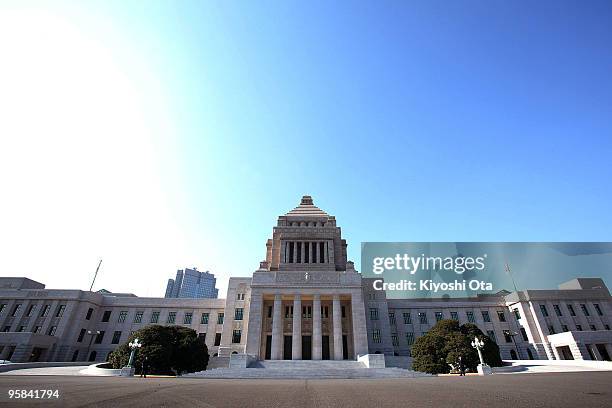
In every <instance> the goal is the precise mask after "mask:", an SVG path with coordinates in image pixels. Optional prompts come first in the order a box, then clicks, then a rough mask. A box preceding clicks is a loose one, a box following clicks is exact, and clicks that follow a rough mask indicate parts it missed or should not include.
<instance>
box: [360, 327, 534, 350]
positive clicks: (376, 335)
mask: <svg viewBox="0 0 612 408" xmlns="http://www.w3.org/2000/svg"><path fill="white" fill-rule="evenodd" d="M426 333H427V332H423V335H425V334H426ZM503 334H504V340H505V341H506V343H512V342H513V341H514V340H513V339H512V338H513V337H514V336H516V335H517V334H518V333H513V332H511V331H510V330H504V331H503ZM521 335H522V337H523V340H525V341H527V340H528V339H527V332H526V331H525V329H524V328H521ZM487 336H489V338H491V340H493V341H494V342H497V338H496V336H495V332H494V331H493V330H487ZM414 340H415V336H414V332H409V333H406V343H407V345H408V346H412V345H413V344H414ZM372 341H373V342H374V343H381V342H382V339H381V334H380V329H374V330H372ZM391 343H392V344H393V345H394V346H396V347H397V346H399V345H400V340H399V337H398V335H397V333H393V334H391Z"/></svg>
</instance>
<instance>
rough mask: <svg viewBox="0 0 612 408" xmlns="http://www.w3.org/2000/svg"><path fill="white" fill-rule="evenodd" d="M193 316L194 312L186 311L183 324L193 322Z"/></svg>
mask: <svg viewBox="0 0 612 408" xmlns="http://www.w3.org/2000/svg"><path fill="white" fill-rule="evenodd" d="M192 318H193V313H185V316H184V317H183V324H191V319H192Z"/></svg>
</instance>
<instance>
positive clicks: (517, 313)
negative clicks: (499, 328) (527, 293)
mask: <svg viewBox="0 0 612 408" xmlns="http://www.w3.org/2000/svg"><path fill="white" fill-rule="evenodd" d="M512 313H514V317H515V318H516V320H521V312H519V310H518V308H517V307H515V308H514V309H512Z"/></svg>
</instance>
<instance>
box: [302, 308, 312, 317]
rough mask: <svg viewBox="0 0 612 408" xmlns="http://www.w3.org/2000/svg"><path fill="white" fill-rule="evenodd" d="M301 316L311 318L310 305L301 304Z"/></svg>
mask: <svg viewBox="0 0 612 408" xmlns="http://www.w3.org/2000/svg"><path fill="white" fill-rule="evenodd" d="M302 318H303V319H311V318H312V306H302Z"/></svg>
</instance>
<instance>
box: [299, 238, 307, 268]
mask: <svg viewBox="0 0 612 408" xmlns="http://www.w3.org/2000/svg"><path fill="white" fill-rule="evenodd" d="M300 247H301V248H302V250H301V251H300V258H301V260H302V262H301V263H306V262H305V259H306V243H305V242H300Z"/></svg>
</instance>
